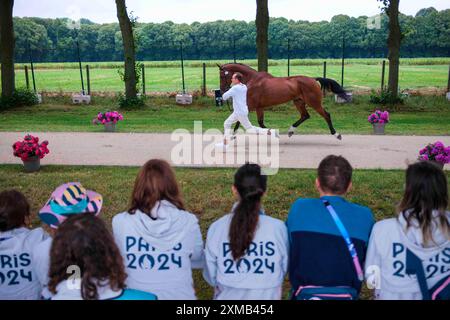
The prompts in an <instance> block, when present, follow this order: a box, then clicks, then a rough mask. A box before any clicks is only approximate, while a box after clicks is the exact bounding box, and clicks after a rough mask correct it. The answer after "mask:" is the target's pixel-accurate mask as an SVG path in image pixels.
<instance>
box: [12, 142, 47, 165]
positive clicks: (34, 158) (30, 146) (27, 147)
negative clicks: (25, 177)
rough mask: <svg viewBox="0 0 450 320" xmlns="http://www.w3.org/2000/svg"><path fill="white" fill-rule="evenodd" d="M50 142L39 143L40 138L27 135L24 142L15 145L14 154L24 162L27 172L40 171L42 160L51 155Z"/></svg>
mask: <svg viewBox="0 0 450 320" xmlns="http://www.w3.org/2000/svg"><path fill="white" fill-rule="evenodd" d="M47 146H48V141H42V143H39V137H34V136H32V135H31V134H27V135H26V136H25V137H24V138H23V140H22V141H17V142H15V143H14V144H13V146H12V147H13V150H14V151H13V154H14V156H15V157H19V158H20V159H22V161H23V165H24V168H25V171H26V172H34V171H38V170H39V168H40V167H41V163H40V159H42V158H44V157H45V155H46V154H49V153H50V151H49V150H48V147H47Z"/></svg>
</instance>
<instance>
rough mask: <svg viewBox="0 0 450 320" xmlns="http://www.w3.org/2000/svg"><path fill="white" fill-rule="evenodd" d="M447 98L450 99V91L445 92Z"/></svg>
mask: <svg viewBox="0 0 450 320" xmlns="http://www.w3.org/2000/svg"><path fill="white" fill-rule="evenodd" d="M447 100H448V101H450V92H447Z"/></svg>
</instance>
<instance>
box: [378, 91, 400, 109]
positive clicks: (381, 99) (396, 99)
mask: <svg viewBox="0 0 450 320" xmlns="http://www.w3.org/2000/svg"><path fill="white" fill-rule="evenodd" d="M370 103H374V104H383V105H385V104H402V103H403V98H401V97H400V96H394V95H393V94H392V93H391V92H389V91H386V90H383V91H381V92H380V93H378V92H375V91H372V93H371V94H370Z"/></svg>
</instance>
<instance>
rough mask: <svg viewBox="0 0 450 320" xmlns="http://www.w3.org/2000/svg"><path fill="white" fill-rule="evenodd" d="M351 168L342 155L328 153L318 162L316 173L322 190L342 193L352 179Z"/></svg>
mask: <svg viewBox="0 0 450 320" xmlns="http://www.w3.org/2000/svg"><path fill="white" fill-rule="evenodd" d="M352 172H353V168H352V166H351V165H350V163H349V162H348V161H347V159H345V158H344V157H342V156H335V155H329V156H327V157H325V158H324V159H323V160H322V161H321V162H320V164H319V168H318V170H317V175H318V178H319V182H320V187H321V188H322V190H323V191H325V192H329V193H333V194H339V195H341V194H344V193H345V192H346V191H347V189H348V186H349V185H350V182H351V181H352Z"/></svg>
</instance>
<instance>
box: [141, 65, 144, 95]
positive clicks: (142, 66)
mask: <svg viewBox="0 0 450 320" xmlns="http://www.w3.org/2000/svg"><path fill="white" fill-rule="evenodd" d="M141 68H142V95H143V96H145V64H142V65H141Z"/></svg>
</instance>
